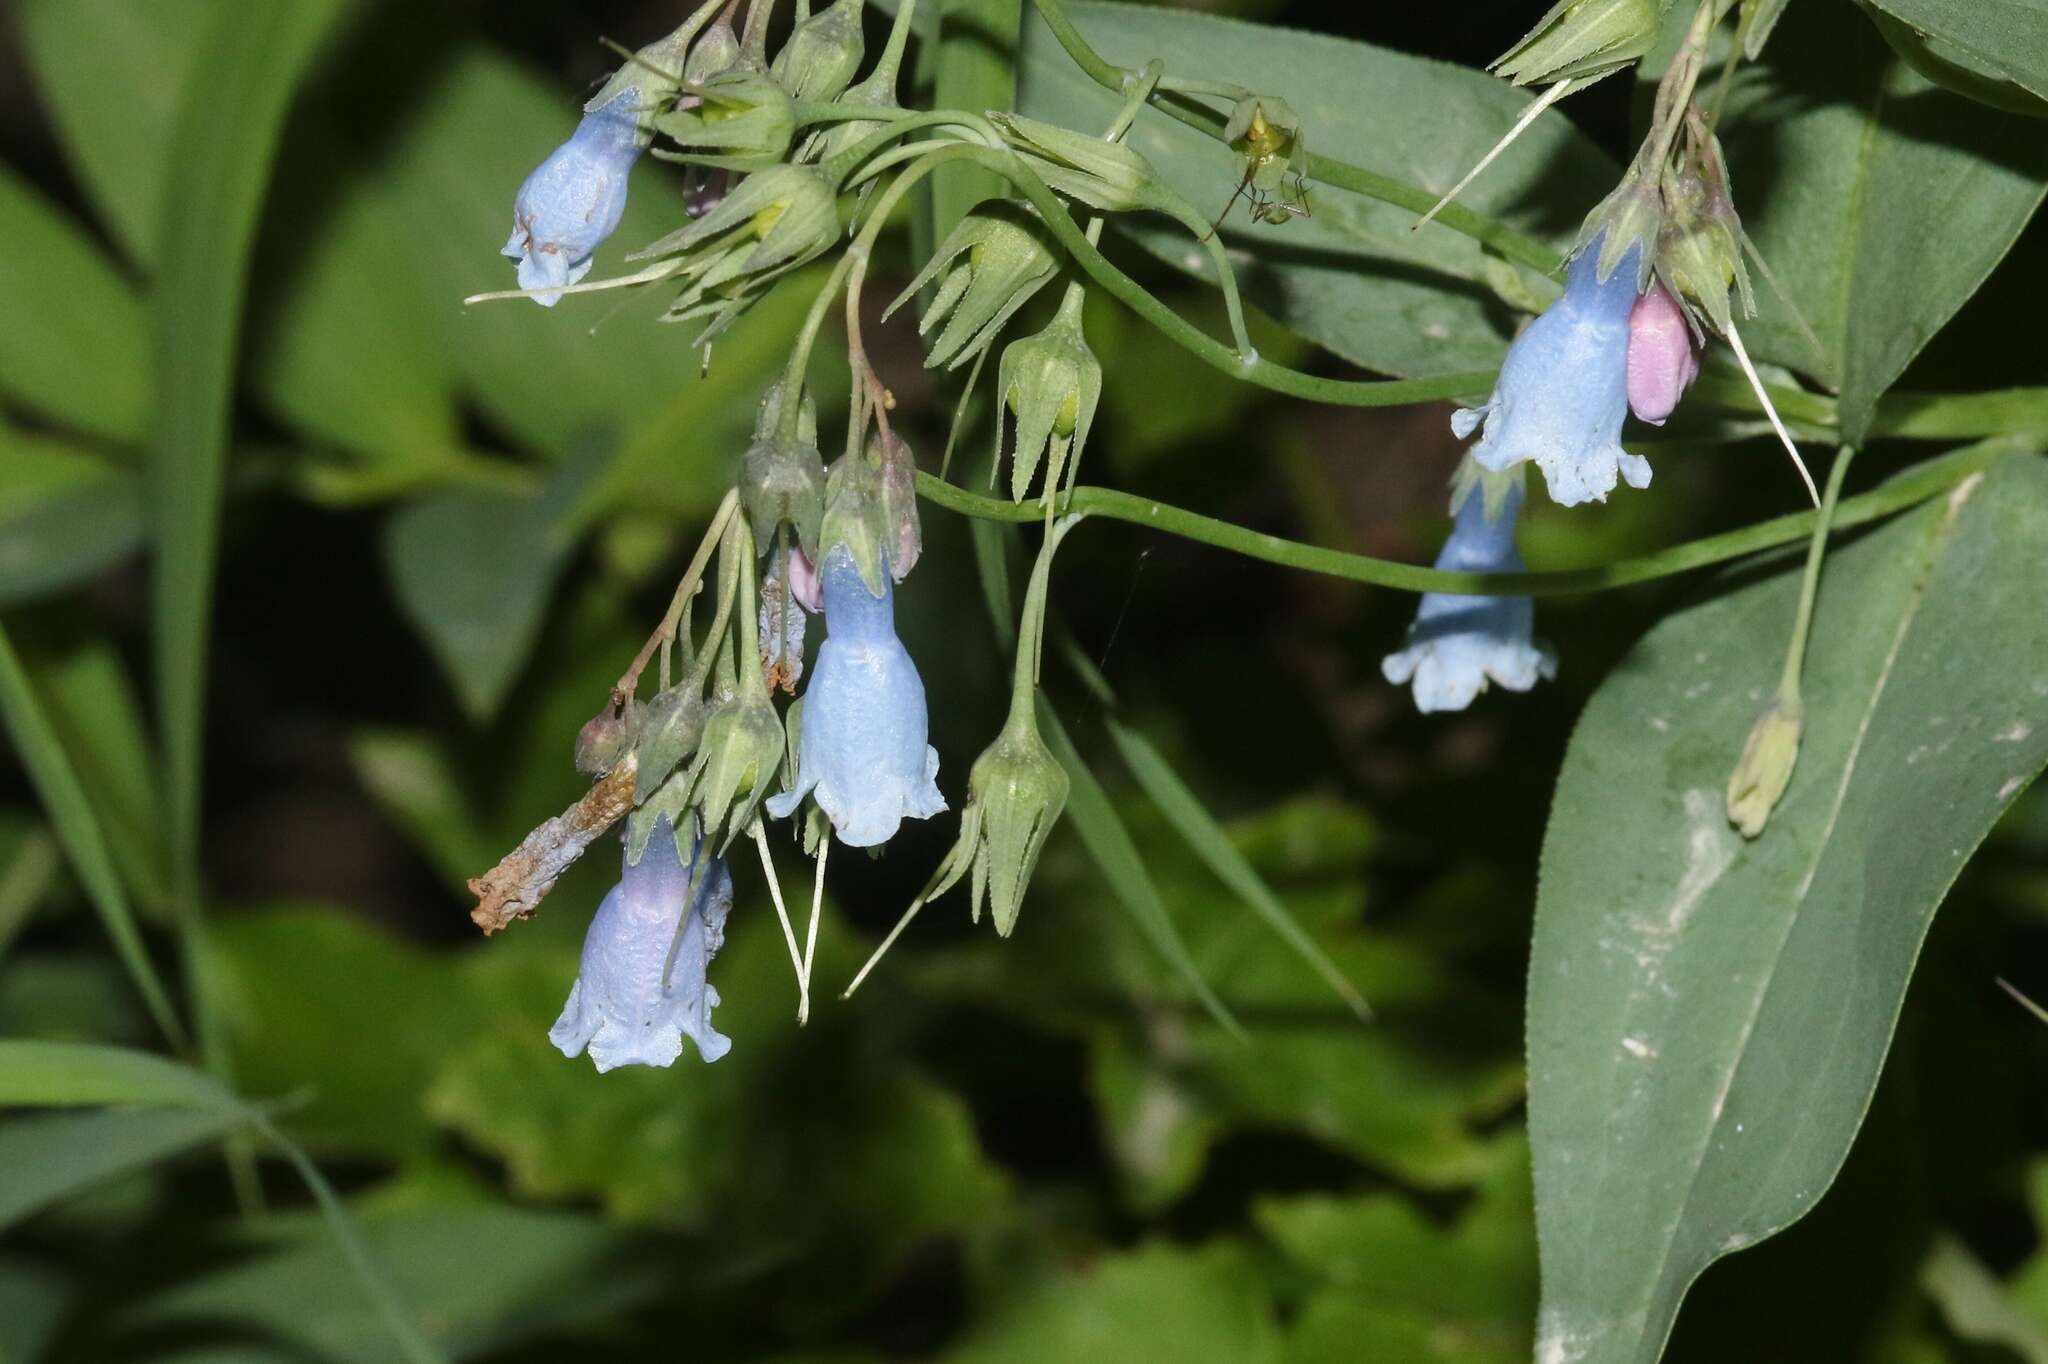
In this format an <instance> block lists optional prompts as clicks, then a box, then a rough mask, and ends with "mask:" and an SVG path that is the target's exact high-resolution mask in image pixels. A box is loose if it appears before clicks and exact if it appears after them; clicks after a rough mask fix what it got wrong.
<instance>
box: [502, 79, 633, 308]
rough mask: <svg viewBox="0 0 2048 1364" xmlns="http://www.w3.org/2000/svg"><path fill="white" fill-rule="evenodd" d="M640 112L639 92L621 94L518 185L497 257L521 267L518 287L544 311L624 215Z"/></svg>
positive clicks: (585, 268) (584, 270) (581, 271)
mask: <svg viewBox="0 0 2048 1364" xmlns="http://www.w3.org/2000/svg"><path fill="white" fill-rule="evenodd" d="M639 110H640V104H639V95H638V94H637V92H635V91H633V90H626V91H623V92H621V93H620V94H619V95H617V96H616V97H614V98H613V99H612V101H611V102H610V103H609V104H607V105H605V106H604V107H603V108H600V109H595V110H592V111H591V112H589V113H586V114H585V115H584V116H583V119H582V121H581V122H579V123H578V124H577V125H576V131H575V133H574V134H573V135H572V136H571V137H570V138H569V140H568V141H567V142H564V143H563V144H562V145H561V146H560V147H557V148H556V149H555V151H554V153H553V154H552V155H551V156H549V157H548V159H547V160H545V161H543V162H541V163H540V165H539V166H538V167H536V168H535V169H534V172H533V174H531V175H529V176H527V177H526V180H525V183H523V184H521V185H520V186H519V194H518V196H517V197H516V198H515V199H514V201H513V205H512V235H511V237H510V238H508V239H507V240H506V242H505V246H504V250H503V253H502V254H503V255H504V256H505V257H506V258H507V259H509V260H512V261H516V262H517V263H518V266H519V287H520V288H522V289H527V290H532V291H534V292H533V295H532V297H533V300H534V302H536V303H539V304H540V305H542V306H543V307H548V308H552V307H553V306H554V305H555V304H557V303H559V302H560V301H561V299H562V295H561V294H560V293H559V292H558V291H559V290H560V289H562V288H563V287H565V286H567V285H571V284H575V283H576V282H578V281H579V280H581V279H582V278H583V277H584V276H585V275H587V274H589V273H590V267H591V263H592V258H593V257H594V256H595V255H596V254H597V248H598V247H600V246H602V245H604V243H605V241H606V239H608V238H609V237H610V236H611V235H612V233H613V232H614V231H615V230H616V229H617V228H618V225H619V220H620V219H621V218H623V217H624V216H625V212H626V183H627V178H628V177H629V176H630V174H631V173H632V170H633V163H634V162H635V161H637V160H639V159H640V150H641V143H640V126H639V123H638V117H639Z"/></svg>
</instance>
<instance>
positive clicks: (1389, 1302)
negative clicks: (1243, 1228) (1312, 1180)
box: [1254, 1140, 1536, 1364]
mask: <svg viewBox="0 0 2048 1364" xmlns="http://www.w3.org/2000/svg"><path fill="white" fill-rule="evenodd" d="M1493 1156H1494V1166H1493V1169H1492V1170H1491V1171H1490V1172H1489V1174H1488V1176H1487V1181H1486V1183H1485V1184H1484V1185H1483V1186H1482V1187H1481V1189H1480V1191H1479V1193H1478V1196H1477V1197H1476V1198H1474V1199H1473V1201H1472V1202H1471V1204H1470V1205H1469V1206H1467V1207H1466V1208H1464V1209H1463V1210H1462V1211H1461V1212H1460V1213H1459V1214H1458V1216H1457V1220H1456V1222H1455V1223H1454V1224H1453V1225H1450V1226H1448V1227H1447V1226H1444V1225H1441V1224H1440V1223H1439V1222H1438V1221H1436V1220H1434V1219H1432V1218H1430V1217H1428V1216H1425V1215H1424V1214H1423V1213H1422V1211H1421V1210H1420V1209H1418V1208H1417V1207H1415V1206H1414V1204H1413V1203H1411V1202H1410V1201H1409V1200H1408V1199H1406V1198H1404V1197H1402V1196H1401V1195H1399V1194H1393V1193H1371V1194H1363V1195H1359V1196H1355V1197H1339V1196H1334V1195H1329V1194H1315V1195H1310V1196H1306V1197H1299V1198H1286V1199H1274V1198H1269V1199H1265V1200H1262V1201H1261V1202H1260V1203H1259V1204H1258V1205H1257V1207H1256V1208H1255V1210H1254V1217H1255V1219H1256V1221H1257V1223H1258V1226H1259V1228H1260V1230H1262V1231H1263V1232H1265V1234H1266V1235H1267V1236H1269V1237H1271V1238H1272V1239H1273V1240H1274V1241H1275V1242H1276V1243H1277V1244H1278V1245H1279V1246H1280V1248H1281V1250H1282V1251H1283V1252H1285V1254H1286V1255H1287V1257H1288V1258H1289V1259H1290V1260H1292V1261H1293V1262H1294V1264H1295V1265H1296V1266H1298V1267H1299V1268H1300V1270H1301V1271H1302V1272H1303V1273H1305V1274H1307V1275H1309V1276H1311V1277H1312V1278H1313V1279H1314V1280H1315V1281H1316V1283H1317V1284H1318V1285H1319V1287H1318V1288H1317V1290H1316V1292H1315V1293H1314V1295H1313V1296H1312V1297H1311V1298H1310V1299H1309V1302H1308V1305H1307V1307H1306V1308H1305V1310H1304V1320H1302V1321H1300V1322H1298V1323H1297V1324H1296V1325H1295V1327H1294V1329H1293V1330H1292V1331H1291V1332H1290V1335H1289V1341H1288V1359H1289V1361H1290V1364H1308V1361H1310V1360H1318V1361H1321V1360H1328V1361H1331V1364H1336V1361H1339V1360H1345V1359H1404V1360H1406V1359H1414V1360H1418V1361H1419V1360H1448V1359H1456V1360H1473V1361H1477V1360H1498V1361H1500V1362H1501V1364H1508V1361H1520V1360H1526V1359H1528V1358H1529V1346H1530V1343H1531V1340H1530V1338H1531V1334H1532V1333H1531V1331H1530V1323H1531V1321H1532V1319H1533V1317H1534V1315H1535V1310H1536V1239H1535V1237H1534V1236H1533V1235H1532V1234H1531V1231H1530V1222H1531V1220H1532V1218H1533V1216H1534V1214H1533V1210H1532V1208H1531V1206H1530V1199H1529V1158H1528V1148H1527V1147H1526V1146H1525V1145H1524V1144H1523V1143H1522V1142H1521V1141H1520V1140H1509V1141H1506V1142H1504V1143H1502V1144H1501V1147H1500V1149H1499V1150H1498V1151H1496V1152H1494V1153H1493ZM1340 1327H1341V1328H1345V1329H1349V1330H1356V1331H1358V1332H1359V1333H1360V1336H1361V1338H1360V1339H1354V1340H1352V1341H1351V1342H1350V1343H1349V1344H1348V1345H1347V1344H1345V1343H1344V1339H1343V1335H1342V1334H1341V1333H1340V1330H1339V1328H1340ZM1375 1338H1377V1339H1387V1340H1410V1341H1415V1342H1420V1346H1419V1348H1415V1349H1413V1350H1410V1351H1406V1352H1403V1351H1400V1350H1396V1349H1394V1348H1392V1347H1391V1346H1387V1347H1382V1348H1380V1349H1377V1350H1375V1349H1369V1348H1367V1347H1366V1346H1365V1345H1364V1343H1363V1340H1364V1339H1375ZM1347 1351H1348V1352H1347Z"/></svg>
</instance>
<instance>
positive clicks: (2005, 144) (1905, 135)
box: [1721, 0, 2048, 443]
mask: <svg viewBox="0 0 2048 1364" xmlns="http://www.w3.org/2000/svg"><path fill="white" fill-rule="evenodd" d="M1968 3H1972V4H1974V3H1976V0H1968ZM2032 127H2033V125H2030V124H2016V123H2014V122H2013V121H2012V119H2011V118H2010V117H2008V116H2006V115H2004V114H2000V113H1998V112H1996V111H1994V110H1990V109H1986V108H1983V107H1982V106H1980V105H1976V104H1972V103H1970V102H1969V101H1967V100H1964V99H1962V98H1960V97H1958V96H1956V95H1952V94H1950V93H1948V92H1947V91H1944V90H1942V89H1940V88H1938V87H1936V86H1934V85H1933V84H1931V83H1929V82H1928V81H1927V80H1926V78H1924V77H1922V76H1920V75H1918V74H1917V73H1915V72H1914V71H1913V70H1911V69H1910V68H1909V67H1908V66H1907V65H1906V64H1905V63H1904V62H1902V61H1900V60H1899V59H1898V58H1897V57H1896V56H1894V55H1893V54H1892V52H1891V51H1890V49H1888V48H1887V47H1886V46H1885V45H1884V43H1883V41H1882V40H1881V39H1880V38H1879V37H1878V36H1877V34H1876V33H1874V32H1873V31H1871V30H1870V29H1869V28H1868V27H1867V26H1865V25H1863V24H1860V23H1851V22H1845V21H1844V16H1842V15H1841V14H1839V13H1838V12H1836V11H1835V10H1834V9H1833V8H1831V7H1829V6H1825V5H1812V4H1801V5H1794V6H1792V7H1791V9H1790V10H1789V11H1788V12H1787V14H1786V16H1785V19H1784V21H1783V22H1782V23H1781V24H1780V25H1779V27H1778V33H1777V36H1776V37H1775V38H1774V39H1773V40H1772V42H1771V45H1770V47H1769V48H1768V49H1766V51H1765V53H1764V57H1763V60H1762V62H1760V63H1758V64H1754V65H1746V66H1744V67H1743V68H1742V69H1741V70H1740V72H1738V74H1737V76H1736V79H1735V86H1734V91H1733V93H1732V94H1731V96H1730V98H1729V104H1728V113H1727V116H1726V118H1725V119H1724V121H1723V123H1722V125H1721V128H1722V131H1721V139H1722V142H1723V144H1724V146H1725V148H1726V151H1727V156H1728V164H1729V167H1730V172H1731V174H1732V176H1733V178H1734V195H1735V203H1736V207H1737V208H1738V209H1740V210H1741V211H1742V213H1743V222H1744V226H1745V227H1747V229H1748V230H1749V233H1750V235H1751V237H1753V238H1754V239H1755V241H1756V245H1757V248H1758V250H1759V251H1760V252H1761V253H1762V255H1763V258H1764V259H1765V260H1766V261H1767V262H1769V264H1770V268H1771V270H1772V272H1773V273H1774V274H1775V276H1776V278H1777V280H1778V282H1779V283H1780V284H1781V285H1782V286H1783V287H1784V289H1785V292H1786V293H1787V294H1789V295H1790V298H1791V302H1792V304H1793V305H1794V306H1796V308H1797V310H1798V314H1799V315H1800V316H1801V317H1803V318H1804V319H1805V321H1806V322H1807V323H1808V324H1809V325H1810V326H1811V328H1812V330H1813V332H1814V333H1815V334H1816V336H1817V338H1818V340H1819V342H1820V344H1821V347H1822V350H1821V352H1820V353H1818V354H1816V353H1815V351H1814V349H1813V345H1812V342H1811V341H1809V340H1808V339H1807V337H1806V334H1805V333H1804V332H1803V331H1801V330H1800V328H1799V327H1798V325H1797V322H1796V321H1795V320H1794V318H1793V316H1792V313H1791V312H1790V311H1789V310H1788V308H1787V305H1786V303H1785V301H1784V300H1783V299H1781V298H1780V297H1779V295H1778V293H1777V291H1776V290H1775V289H1773V288H1772V287H1770V285H1769V284H1768V283H1766V281H1764V280H1763V279H1758V280H1757V281H1756V292H1757V307H1758V316H1757V318H1756V319H1755V320H1754V321H1751V322H1747V323H1743V324H1741V325H1742V330H1743V335H1744V338H1745V340H1746V341H1747V342H1748V343H1749V346H1750V349H1751V351H1752V353H1753V354H1755V355H1756V356H1757V357H1758V358H1759V359H1763V360H1769V361H1774V362H1777V363H1779V364H1783V365H1788V366H1790V367H1792V368H1794V369H1798V370H1801V371H1803V372H1805V373H1809V374H1812V375H1814V376H1815V377H1816V378H1818V379H1820V380H1821V381H1822V382H1823V383H1825V384H1826V385H1827V386H1828V387H1829V388H1832V389H1835V390H1836V391H1838V392H1839V393H1840V394H1841V422H1842V434H1843V438H1844V439H1845V440H1848V441H1850V442H1852V443H1861V441H1862V440H1863V437H1864V433H1865V432H1866V431H1867V430H1868V428H1869V423H1870V418H1871V414H1872V412H1873V410H1874V408H1875V406H1876V403H1877V400H1878V398H1879V397H1880V396H1881V395H1882V394H1883V393H1884V392H1885V390H1886V389H1888V388H1889V387H1890V386H1891V385H1892V383H1893V382H1894V381H1895V380H1897V378H1898V377H1899V375H1900V374H1901V373H1902V372H1903V371H1904V370H1905V368H1906V366H1907V364H1909V363H1910V362H1911V361H1912V359H1913V357H1914V356H1916V355H1918V354H1919V353H1920V350H1921V348H1922V347H1924V346H1925V345H1926V344H1927V342H1928V340H1929V338H1931V337H1932V336H1933V335H1934V334H1935V332H1937V331H1939V330H1940V329H1941V327H1942V326H1943V325H1944V324H1945V323H1946V322H1947V321H1948V320H1949V319H1950V318H1951V317H1952V316H1954V315H1955V312H1956V310H1957V309H1958V308H1960V307H1962V305H1963V303H1964V302H1965V301H1966V300H1967V299H1968V298H1969V297H1970V295H1971V294H1973V293H1975V292H1976V291H1977V289H1978V287H1979V286H1980V285H1982V284H1983V283H1984V280H1985V278H1986V277H1987V276H1988V275H1989V274H1990V273H1991V271H1992V269H1993V268H1994V267H1995V266H1996V265H1997V264H1998V262H1999V261H2000V260H2001V259H2002V258H2003V257H2004V256H2005V253H2006V251H2007V249H2008V248H2009V247H2010V246H2011V245H2012V243H2013V241H2014V240H2015V239H2016V238H2017V237H2018V236H2019V233H2020V230H2021V229H2022V228H2024V227H2025V226H2026V224H2027V221H2028V220H2029V219H2030V218H2031V217H2032V216H2033V213H2034V210H2035V208H2036V206H2038V205H2039V203H2040V202H2041V196H2042V193H2043V190H2044V187H2048V139H2044V138H2041V137H2038V136H2030V135H2024V133H2025V130H2028V129H2031V128H2032Z"/></svg>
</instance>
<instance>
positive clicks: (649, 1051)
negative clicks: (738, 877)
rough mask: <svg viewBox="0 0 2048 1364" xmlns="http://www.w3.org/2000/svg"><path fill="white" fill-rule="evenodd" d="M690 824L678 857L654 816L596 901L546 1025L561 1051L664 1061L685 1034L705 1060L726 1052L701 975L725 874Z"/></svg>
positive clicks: (617, 1060)
mask: <svg viewBox="0 0 2048 1364" xmlns="http://www.w3.org/2000/svg"><path fill="white" fill-rule="evenodd" d="M695 824H696V821H695V820H694V819H692V820H691V833H690V836H689V843H690V858H689V860H688V861H687V862H685V861H684V860H683V858H682V856H681V854H680V850H679V849H678V848H677V846H676V837H675V833H674V831H673V829H672V827H671V826H670V824H669V822H668V819H667V817H666V816H664V817H662V818H660V819H657V820H656V821H655V824H654V832H653V834H652V835H651V836H650V837H649V838H648V840H647V847H646V849H645V850H644V851H642V852H641V854H640V860H639V861H638V862H628V863H626V865H625V869H624V870H623V872H621V874H620V877H619V884H617V885H616V886H613V887H612V888H611V890H610V891H609V892H608V893H607V894H606V895H605V897H604V903H602V904H600V905H599V906H598V908H597V914H596V915H595V916H594V917H593V918H592V919H591V921H590V931H589V933H588V934H586V935H585V936H584V939H583V959H582V962H581V964H580V966H579V968H578V971H577V975H576V983H575V984H574V985H573V986H571V987H570V989H569V1001H568V1003H566V1004H564V1005H563V1006H562V1016H561V1017H560V1018H558V1019H556V1020H555V1026H554V1027H552V1028H550V1029H548V1041H550V1042H552V1043H554V1044H555V1046H556V1047H558V1048H560V1050H561V1053H562V1055H564V1056H576V1055H579V1054H580V1053H582V1052H583V1051H585V1050H586V1049H587V1050H588V1051H589V1052H590V1059H591V1060H592V1061H593V1062H595V1063H596V1065H597V1068H598V1070H600V1071H606V1070H610V1069H612V1068H613V1067H614V1066H668V1065H673V1064H674V1063H675V1059H676V1058H677V1057H678V1056H680V1055H682V1053H683V1038H684V1036H685V1035H687V1036H688V1037H689V1038H690V1040H691V1041H692V1042H695V1043H696V1044H697V1054H698V1055H700V1056H702V1057H703V1058H704V1059H705V1060H706V1061H716V1060H717V1059H718V1058H719V1057H721V1056H723V1055H725V1054H726V1052H728V1051H730V1050H731V1049H732V1039H731V1038H729V1037H725V1036H723V1035H722V1034H720V1033H719V1032H718V1031H716V1030H715V1029H714V1028H713V1027H712V1026H711V1011H712V1009H714V1008H715V1007H717V1005H718V991H717V990H716V989H714V988H713V987H712V985H711V983H710V982H709V981H708V980H706V979H705V971H706V969H707V968H708V967H709V966H710V965H711V958H712V956H713V955H714V954H715V953H717V951H718V948H719V945H720V944H721V943H723V942H724V941H725V916H726V914H727V913H728V912H730V911H731V909H732V875H731V873H730V872H728V871H727V870H726V866H725V863H724V862H723V861H721V860H720V859H718V858H716V857H713V856H712V855H711V849H709V848H707V847H705V846H704V840H703V838H702V836H701V834H699V833H698V832H697V831H696V827H695ZM671 952H673V954H674V955H673V957H671V955H670V954H671Z"/></svg>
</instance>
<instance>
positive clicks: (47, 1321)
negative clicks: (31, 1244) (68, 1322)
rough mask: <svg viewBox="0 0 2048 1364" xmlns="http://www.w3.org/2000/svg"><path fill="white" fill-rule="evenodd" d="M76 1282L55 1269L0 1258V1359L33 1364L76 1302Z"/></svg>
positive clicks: (14, 1257) (13, 1257) (30, 1262)
mask: <svg viewBox="0 0 2048 1364" xmlns="http://www.w3.org/2000/svg"><path fill="white" fill-rule="evenodd" d="M78 1291H79V1284H78V1282H77V1281H76V1280H75V1279H73V1278H72V1276H71V1275H70V1274H68V1273H66V1272H65V1271H63V1270H61V1269H58V1268H57V1267H56V1266H55V1265H52V1264H46V1263H42V1262H40V1261H36V1260H30V1259H27V1258H23V1257H17V1256H11V1255H10V1256H4V1257H0V1359H5V1360H6V1361H7V1364H35V1361H37V1360H40V1359H41V1358H42V1357H43V1351H44V1349H45V1347H47V1346H48V1344H49V1343H50V1341H51V1340H52V1339H53V1338H54V1337H55V1336H56V1334H57V1330H58V1328H59V1327H60V1326H61V1325H62V1324H63V1320H64V1315H65V1313H67V1312H68V1311H70V1309H71V1305H72V1302H73V1301H74V1300H75V1299H76V1298H77V1296H78Z"/></svg>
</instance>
